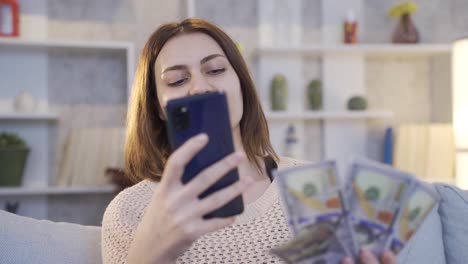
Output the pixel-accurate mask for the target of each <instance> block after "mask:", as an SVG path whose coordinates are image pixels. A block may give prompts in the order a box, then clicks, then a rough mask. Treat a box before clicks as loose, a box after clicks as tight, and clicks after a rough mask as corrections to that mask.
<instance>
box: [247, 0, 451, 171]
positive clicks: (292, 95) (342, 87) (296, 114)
mask: <svg viewBox="0 0 468 264" xmlns="http://www.w3.org/2000/svg"><path fill="white" fill-rule="evenodd" d="M278 3H279V2H278V1H277V2H275V3H271V2H270V1H267V0H259V7H258V11H259V31H260V39H259V43H260V46H259V48H258V49H257V52H256V55H257V59H258V69H257V76H256V81H257V86H258V89H259V95H260V98H261V100H262V105H263V106H264V109H265V111H266V117H267V120H268V122H269V124H270V137H271V139H272V144H273V147H274V148H275V149H276V150H277V151H278V152H279V153H280V154H282V153H281V150H282V149H283V147H284V146H283V142H284V139H285V136H286V127H287V126H288V125H290V124H292V125H294V126H295V127H296V131H297V134H298V138H299V142H300V143H299V145H300V146H301V147H303V148H304V149H303V151H302V153H301V156H299V157H297V158H305V159H310V157H308V156H307V155H306V153H307V151H306V150H305V149H307V148H317V147H319V148H320V150H321V154H322V156H321V159H334V160H336V161H337V162H338V169H339V171H340V175H342V172H344V171H345V170H346V164H347V162H348V161H349V159H350V158H351V157H352V156H364V157H366V156H368V155H367V151H368V150H367V140H368V137H367V120H368V119H384V118H391V117H392V116H393V115H392V113H391V111H389V110H391V109H383V110H379V111H375V110H374V109H369V110H368V111H365V112H361V113H357V112H348V111H346V109H345V106H346V103H347V100H348V99H349V98H350V97H351V96H355V95H364V96H365V91H366V87H365V85H366V84H365V80H366V78H365V74H366V73H365V64H366V58H367V57H370V56H378V57H387V56H391V57H395V56H405V57H408V56H410V57H413V56H438V55H450V53H451V46H450V45H448V44H415V45H411V44H342V30H343V20H342V19H343V17H342V15H343V14H346V12H347V11H348V10H350V9H353V10H354V11H356V13H357V20H358V21H363V20H362V19H361V17H360V16H361V15H362V14H363V12H362V11H363V10H364V8H363V5H364V2H363V1H362V0H351V1H345V2H343V1H340V0H327V1H321V24H322V30H321V31H322V32H321V41H322V42H321V43H317V44H312V45H304V44H300V43H301V42H299V43H298V42H297V41H291V40H290V39H291V35H288V36H286V35H285V36H284V37H283V38H284V39H283V40H282V41H277V39H281V38H278V35H279V34H281V30H279V31H278V32H277V31H275V29H274V27H275V24H276V25H277V26H278V25H281V24H280V23H285V21H288V20H287V19H285V18H281V17H277V16H276V15H279V13H282V12H279V13H278V14H276V15H275V13H274V12H275V11H272V10H274V9H275V8H276V9H278V7H271V5H275V4H278ZM289 4H290V5H292V7H289V6H288V9H289V10H301V4H302V3H301V1H292V2H291V3H289ZM283 8H284V6H283ZM288 12H290V16H293V15H294V11H288ZM281 19H283V21H282V22H281ZM278 21H279V22H278ZM281 26H282V27H288V25H281ZM289 26H290V28H289V31H287V32H293V33H294V32H297V31H299V32H300V31H301V26H300V25H299V26H298V24H296V22H294V21H293V22H291V24H290V25H289ZM360 28H365V25H361V27H360ZM283 33H284V32H283ZM299 35H300V34H299ZM285 43H286V44H285ZM288 43H289V44H288ZM310 58H313V59H316V58H318V59H319V60H320V62H321V71H320V72H321V76H320V77H319V78H320V79H321V81H322V95H323V100H322V105H323V110H322V111H320V112H310V111H309V110H306V109H307V107H306V103H305V100H304V97H305V95H306V94H307V93H306V86H307V82H308V81H310V80H305V79H304V71H305V69H306V68H305V63H306V61H307V59H310ZM277 73H280V74H283V75H284V76H285V77H286V80H287V82H288V97H287V105H288V108H287V112H285V113H276V112H270V109H271V107H270V99H269V97H270V82H271V79H272V78H273V76H274V75H275V74H277ZM315 120H317V121H318V124H319V125H320V132H319V133H320V135H321V140H320V142H311V140H310V138H311V136H309V135H308V133H309V131H307V128H308V125H307V124H311V123H313V122H314V121H315ZM315 124H317V123H315ZM313 133H316V135H317V132H313ZM318 145H319V146H318Z"/></svg>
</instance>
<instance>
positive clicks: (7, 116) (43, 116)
mask: <svg viewBox="0 0 468 264" xmlns="http://www.w3.org/2000/svg"><path fill="white" fill-rule="evenodd" d="M57 119H58V115H57V114H54V113H40V112H39V113H15V112H10V113H0V121H1V120H9V121H12V120H32V121H55V120H57Z"/></svg>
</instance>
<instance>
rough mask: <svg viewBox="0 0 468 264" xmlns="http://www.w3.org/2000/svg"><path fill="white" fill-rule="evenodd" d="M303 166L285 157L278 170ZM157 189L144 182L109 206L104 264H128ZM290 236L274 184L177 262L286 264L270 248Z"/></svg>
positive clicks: (103, 231)
mask: <svg viewBox="0 0 468 264" xmlns="http://www.w3.org/2000/svg"><path fill="white" fill-rule="evenodd" d="M300 163H303V162H300V161H297V160H293V159H289V158H282V159H281V161H280V163H279V166H278V167H279V169H281V168H286V167H290V166H295V165H298V164H300ZM156 185H157V183H154V182H151V181H149V180H144V181H142V182H140V183H138V184H136V185H134V186H132V187H130V188H127V189H125V190H124V191H122V192H121V193H119V195H117V197H115V198H114V200H112V202H111V203H110V204H109V206H108V207H107V209H106V212H105V213H104V218H103V221H102V255H103V262H104V263H106V264H108V263H126V259H127V254H128V250H129V247H130V244H131V242H132V239H133V236H134V232H135V230H136V228H137V226H138V224H139V223H140V221H141V218H142V216H143V214H144V212H145V210H146V207H147V206H148V204H149V202H150V200H151V197H152V195H153V193H154V190H155V188H157V186H156ZM289 238H290V232H289V230H288V226H287V223H286V220H285V217H284V214H283V210H282V208H281V204H280V201H279V193H278V190H277V184H276V181H273V183H272V184H270V186H269V187H268V188H267V190H266V191H265V192H264V193H263V194H262V196H260V198H258V199H257V200H256V201H254V202H252V203H250V204H247V205H246V206H245V210H244V212H243V213H242V214H241V215H239V216H238V217H237V219H236V221H235V222H234V224H232V225H231V226H229V227H226V228H223V229H220V230H218V231H215V232H212V233H209V234H206V235H204V236H202V237H200V238H199V239H198V240H197V241H195V243H193V244H192V246H191V247H190V248H189V249H188V250H187V251H186V252H185V253H184V254H183V255H181V256H180V257H179V258H178V259H177V263H282V262H281V260H279V259H278V258H277V257H276V256H273V255H271V254H270V253H269V250H270V249H271V248H274V247H276V246H278V245H280V244H282V243H284V242H286V241H287V240H289ZM155 246H157V245H155Z"/></svg>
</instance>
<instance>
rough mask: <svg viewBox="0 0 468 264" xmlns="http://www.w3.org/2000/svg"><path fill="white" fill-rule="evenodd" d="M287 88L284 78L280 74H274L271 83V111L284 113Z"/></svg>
mask: <svg viewBox="0 0 468 264" xmlns="http://www.w3.org/2000/svg"><path fill="white" fill-rule="evenodd" d="M287 89H288V87H287V82H286V78H285V77H284V76H283V75H281V74H276V75H275V76H274V77H273V79H272V81H271V90H270V97H271V110H273V111H285V110H286V102H287V93H288V90H287Z"/></svg>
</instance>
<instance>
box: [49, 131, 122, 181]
mask: <svg viewBox="0 0 468 264" xmlns="http://www.w3.org/2000/svg"><path fill="white" fill-rule="evenodd" d="M124 142H125V129H124V128H86V129H74V130H71V131H70V133H69V137H68V139H67V142H66V144H65V148H64V155H63V159H62V161H61V165H60V170H59V177H58V179H57V185H59V186H101V185H107V184H109V183H110V179H109V177H106V175H105V172H106V169H107V168H108V167H114V168H123V167H124Z"/></svg>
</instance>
